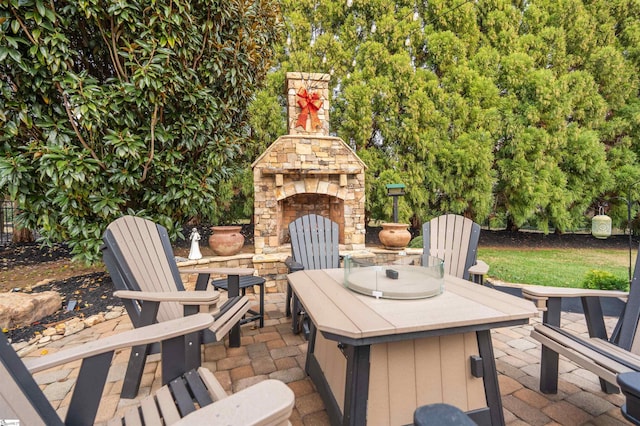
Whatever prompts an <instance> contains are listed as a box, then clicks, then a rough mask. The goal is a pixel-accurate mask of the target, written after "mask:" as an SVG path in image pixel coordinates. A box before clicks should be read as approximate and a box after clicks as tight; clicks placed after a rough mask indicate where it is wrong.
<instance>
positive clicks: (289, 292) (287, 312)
mask: <svg viewBox="0 0 640 426" xmlns="http://www.w3.org/2000/svg"><path fill="white" fill-rule="evenodd" d="M292 293H293V291H292V290H291V285H290V284H289V283H287V298H286V302H285V303H286V305H285V307H284V309H285V315H286V316H287V317H290V316H291V296H292Z"/></svg>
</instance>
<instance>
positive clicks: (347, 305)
mask: <svg viewBox="0 0 640 426" xmlns="http://www.w3.org/2000/svg"><path fill="white" fill-rule="evenodd" d="M343 278H344V270H343V269H325V270H304V271H298V272H294V273H292V274H289V275H288V280H289V283H290V284H291V287H292V288H293V291H294V292H295V293H296V295H297V296H298V298H299V299H300V301H301V302H302V305H303V306H304V307H305V312H306V313H307V314H308V315H309V316H310V317H311V320H312V321H313V323H314V324H315V326H316V327H317V329H318V330H319V331H321V332H322V333H323V334H324V335H325V337H327V338H330V339H331V338H333V339H338V338H340V337H345V338H348V339H349V340H354V341H355V340H358V339H368V338H376V337H381V336H389V335H401V334H408V333H419V332H434V334H446V333H448V332H451V331H452V330H451V329H455V328H463V327H471V328H472V329H478V330H479V329H488V328H493V327H502V326H508V325H516V324H523V323H526V322H528V319H529V318H531V317H533V316H534V315H536V314H537V312H538V311H537V309H536V307H535V305H534V304H533V303H532V302H531V301H528V300H525V299H522V298H519V297H516V296H513V295H510V294H507V293H504V292H501V291H498V290H494V289H492V288H489V287H484V286H481V285H479V284H474V283H472V282H470V281H466V280H463V279H460V278H456V277H454V276H450V275H446V276H445V285H444V292H443V293H442V294H440V295H438V296H435V297H431V298H426V299H414V300H392V299H376V298H374V297H370V296H366V295H363V294H359V293H356V292H354V291H351V290H349V289H347V288H346V287H344V286H343V284H342V283H343ZM398 337H399V336H398Z"/></svg>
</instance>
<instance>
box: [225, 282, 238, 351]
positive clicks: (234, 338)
mask: <svg viewBox="0 0 640 426" xmlns="http://www.w3.org/2000/svg"><path fill="white" fill-rule="evenodd" d="M227 282H228V283H229V287H228V289H227V294H228V296H229V298H232V297H236V296H240V276H238V275H229V276H228V277H227ZM229 347H230V348H239V347H240V321H238V322H237V323H236V324H235V325H234V326H233V328H232V329H231V331H230V332H229Z"/></svg>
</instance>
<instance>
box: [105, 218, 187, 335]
mask: <svg viewBox="0 0 640 426" xmlns="http://www.w3.org/2000/svg"><path fill="white" fill-rule="evenodd" d="M103 241H104V243H105V245H104V247H103V260H104V263H105V265H106V266H107V270H108V271H109V274H110V275H111V278H112V280H113V283H114V286H115V287H116V289H118V290H134V291H149V292H169V291H182V290H184V285H183V284H182V279H181V278H180V272H179V271H178V266H177V265H176V262H175V258H174V256H173V249H172V248H171V241H170V240H169V234H168V233H167V230H166V229H165V228H164V227H163V226H160V225H156V224H155V223H153V222H152V221H150V220H147V219H143V218H140V217H135V216H123V217H121V218H119V219H116V220H115V221H113V222H112V223H111V224H110V225H109V226H108V227H107V230H106V232H105V234H104V237H103ZM129 310H130V309H128V311H129ZM183 312H184V311H183V307H182V305H180V304H179V303H177V302H166V303H161V304H160V309H159V311H158V316H157V320H158V321H159V322H163V321H167V320H171V319H176V318H180V317H182V316H183ZM138 314H139V310H138ZM129 315H130V316H131V318H132V321H134V323H135V319H134V316H133V315H132V313H131V312H129Z"/></svg>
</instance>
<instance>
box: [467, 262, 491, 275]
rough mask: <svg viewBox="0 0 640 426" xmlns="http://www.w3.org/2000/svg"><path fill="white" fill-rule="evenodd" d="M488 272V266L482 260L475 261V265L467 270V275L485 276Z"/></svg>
mask: <svg viewBox="0 0 640 426" xmlns="http://www.w3.org/2000/svg"><path fill="white" fill-rule="evenodd" d="M488 272H489V265H487V264H486V263H485V262H483V261H482V260H477V261H476V264H475V265H473V266H472V267H471V268H469V273H470V274H471V275H487V273H488Z"/></svg>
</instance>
